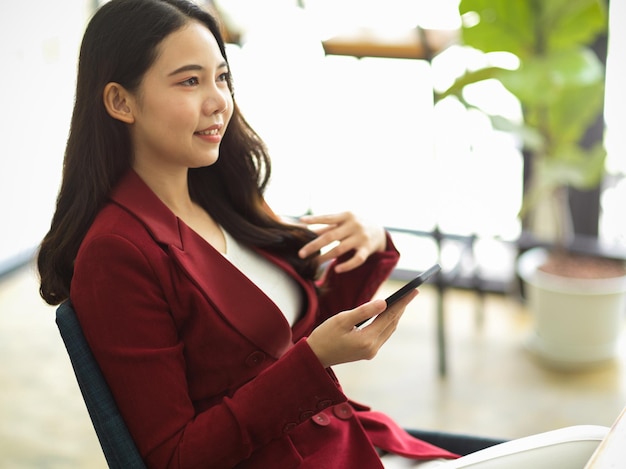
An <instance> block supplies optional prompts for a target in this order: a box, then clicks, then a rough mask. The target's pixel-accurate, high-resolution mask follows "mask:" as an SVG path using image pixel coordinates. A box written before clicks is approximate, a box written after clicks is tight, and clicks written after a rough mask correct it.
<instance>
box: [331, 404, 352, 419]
mask: <svg viewBox="0 0 626 469" xmlns="http://www.w3.org/2000/svg"><path fill="white" fill-rule="evenodd" d="M333 413H334V414H335V415H336V416H337V417H339V418H340V419H341V420H348V419H349V418H350V417H352V416H353V415H354V411H353V410H352V407H351V406H350V404H348V403H347V402H344V403H343V404H338V405H336V406H335V407H333Z"/></svg>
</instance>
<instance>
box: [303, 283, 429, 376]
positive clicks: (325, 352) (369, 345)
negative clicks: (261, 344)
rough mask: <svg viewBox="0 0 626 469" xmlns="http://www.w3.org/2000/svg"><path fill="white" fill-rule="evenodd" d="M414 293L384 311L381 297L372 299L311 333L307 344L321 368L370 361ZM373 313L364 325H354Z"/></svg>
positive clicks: (396, 323) (393, 328)
mask: <svg viewBox="0 0 626 469" xmlns="http://www.w3.org/2000/svg"><path fill="white" fill-rule="evenodd" d="M417 294H418V292H417V290H415V291H413V292H411V293H409V294H408V295H406V296H405V297H404V298H402V299H401V300H399V301H398V302H397V303H395V304H394V305H393V306H391V307H390V308H389V309H387V310H385V308H386V307H387V305H386V303H385V301H384V300H373V301H370V302H368V303H364V304H362V305H361V306H359V307H357V308H355V309H352V310H349V311H343V312H341V313H338V314H336V315H334V316H332V317H330V318H329V319H327V320H326V321H324V322H323V323H322V324H320V325H319V326H318V327H317V328H315V330H313V332H311V335H310V336H309V337H308V339H307V342H308V344H309V347H311V350H313V352H314V353H315V355H317V357H318V358H319V360H320V362H322V365H324V367H329V366H332V365H338V364H340V363H349V362H354V361H358V360H371V359H372V358H374V357H375V356H376V354H377V353H378V351H379V350H380V348H381V347H382V346H383V344H384V343H385V342H387V340H388V339H389V337H391V334H393V332H394V331H395V330H396V327H397V325H398V321H399V320H400V317H401V316H402V314H403V313H404V310H405V308H406V306H407V305H408V304H409V302H410V301H411V300H412V299H413V298H415V297H416V296H417ZM376 315H378V316H376ZM374 316H376V318H375V319H374V320H373V321H372V322H371V323H370V324H369V325H368V326H366V327H363V328H358V327H356V326H355V324H359V323H360V322H362V321H365V320H367V319H369V318H371V317H374Z"/></svg>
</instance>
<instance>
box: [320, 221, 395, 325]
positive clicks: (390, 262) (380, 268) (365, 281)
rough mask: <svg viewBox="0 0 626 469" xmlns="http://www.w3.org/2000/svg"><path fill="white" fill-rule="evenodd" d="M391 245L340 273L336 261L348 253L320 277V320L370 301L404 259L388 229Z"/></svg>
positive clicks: (347, 255)
mask: <svg viewBox="0 0 626 469" xmlns="http://www.w3.org/2000/svg"><path fill="white" fill-rule="evenodd" d="M386 236H387V247H386V250H385V251H383V252H377V253H374V254H372V255H371V256H370V257H368V258H367V260H366V261H365V262H364V263H363V264H362V265H361V266H359V267H358V268H356V269H354V270H351V271H349V272H344V273H340V274H338V273H336V272H335V271H334V269H333V267H334V265H335V264H337V263H340V262H342V261H343V260H345V258H348V257H349V256H350V254H351V253H347V254H344V255H343V256H342V257H340V258H339V259H336V260H335V261H334V262H332V263H331V264H330V265H329V267H328V268H327V269H326V271H325V275H324V276H323V277H322V278H321V279H320V281H319V292H320V294H319V297H320V322H322V321H324V320H325V319H327V318H329V317H330V316H332V315H334V314H337V313H338V312H340V311H346V310H349V309H353V308H355V307H357V306H358V305H360V304H363V303H365V302H367V301H370V300H371V299H372V297H373V296H374V294H375V293H376V292H377V291H378V289H379V288H380V286H381V285H382V283H383V282H384V281H385V280H387V279H388V278H389V275H391V272H393V269H394V268H395V266H396V265H397V263H398V260H399V259H400V253H399V252H398V250H397V249H396V247H395V246H394V244H393V240H392V239H391V235H390V234H389V233H386Z"/></svg>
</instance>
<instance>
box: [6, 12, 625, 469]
mask: <svg viewBox="0 0 626 469" xmlns="http://www.w3.org/2000/svg"><path fill="white" fill-rule="evenodd" d="M97 6H98V2H97V1H93V0H92V1H87V0H84V1H83V0H46V1H43V0H30V1H24V2H13V3H11V4H10V5H4V6H2V7H0V12H1V13H0V38H1V40H0V58H1V59H2V63H3V73H1V74H0V85H1V86H0V93H1V94H2V103H3V109H4V112H3V113H2V116H1V117H0V119H1V125H0V135H1V137H2V138H1V142H2V143H3V150H2V158H0V217H1V218H0V219H1V220H2V230H1V232H0V233H1V234H0V236H1V237H2V238H1V241H2V242H0V468H2V469H4V468H24V467H37V468H66V467H67V468H73V467H90V468H92V467H105V466H104V459H103V458H102V455H101V453H100V450H99V446H98V443H97V440H96V438H95V434H94V433H93V430H92V428H91V426H90V422H89V418H88V416H87V414H86V410H85V408H84V404H83V403H82V400H81V398H80V394H79V392H78V388H77V386H76V383H75V380H74V378H73V374H72V370H71V367H70V365H69V360H68V359H67V355H66V354H65V350H64V348H63V345H62V343H61V340H60V338H59V336H58V332H57V330H56V326H55V325H54V314H53V313H54V308H52V307H49V306H47V305H45V304H44V303H43V302H42V301H41V300H40V299H39V297H38V293H37V279H36V275H35V271H34V269H33V265H32V261H31V260H32V255H33V253H34V250H35V249H36V246H37V244H38V242H39V241H40V239H41V238H42V236H43V235H44V234H45V232H46V231H47V228H48V226H49V223H50V218H51V216H52V213H53V210H54V204H55V197H56V193H57V190H58V186H59V182H60V176H61V170H62V158H63V151H64V145H65V140H66V138H67V131H68V127H69V120H70V117H71V110H72V102H73V94H74V84H75V72H76V61H77V54H78V47H79V43H80V39H81V35H82V32H83V30H84V27H85V25H86V22H87V21H88V18H89V17H90V15H91V14H92V12H93V11H94V8H96V7H97ZM212 6H213V7H217V8H218V10H219V11H220V13H221V15H222V19H223V21H224V23H225V25H226V26H228V27H229V28H230V32H231V33H232V34H233V37H232V42H231V43H229V45H228V54H229V61H230V64H231V68H232V72H233V75H234V80H235V92H236V99H237V100H238V102H239V105H240V107H241V108H242V110H243V112H244V114H245V115H246V116H247V118H248V120H249V121H250V122H251V124H252V125H253V127H255V128H256V129H257V131H258V132H259V133H260V134H261V136H262V137H263V138H264V139H265V140H266V142H267V144H268V146H269V149H270V152H271V154H272V156H273V168H274V172H273V179H272V182H271V184H270V187H269V190H268V194H267V197H268V200H269V202H270V204H271V205H272V206H273V207H274V209H275V210H276V211H277V212H279V213H284V214H288V215H299V214H303V213H305V212H314V213H325V212H335V211H339V210H344V209H345V210H348V209H349V210H352V211H354V212H357V213H360V214H362V215H363V216H365V217H367V218H370V219H372V220H376V221H378V222H379V223H381V224H384V225H386V226H388V227H394V228H397V229H399V230H400V231H402V230H409V231H413V232H420V233H421V232H423V233H430V234H432V233H433V232H437V233H439V232H443V233H448V234H452V235H455V236H456V235H458V236H473V237H477V238H478V239H479V240H480V243H479V246H478V249H476V250H475V252H474V254H475V256H474V257H473V259H472V266H471V268H473V269H475V268H476V265H479V266H480V271H481V273H482V278H483V279H487V280H493V281H494V283H495V284H497V285H498V287H497V288H493V289H489V288H487V289H486V290H485V291H481V292H479V293H480V294H476V291H475V290H473V289H471V288H469V289H468V288H465V287H466V285H463V287H464V288H456V287H457V286H458V285H450V295H449V296H447V297H446V300H445V301H446V312H447V318H448V339H449V340H448V362H449V364H450V365H449V369H448V370H447V373H446V374H445V376H442V374H441V372H440V370H438V361H437V360H438V358H437V347H438V343H437V341H436V334H435V330H436V324H435V315H434V314H433V313H431V311H433V310H435V309H436V308H437V304H438V303H437V302H438V301H441V296H439V293H440V292H439V291H437V290H436V289H435V288H434V286H432V285H429V286H426V287H424V289H423V292H422V297H423V298H422V299H421V300H420V303H419V305H416V304H413V305H412V308H413V310H411V311H410V312H409V313H414V314H407V315H406V321H405V325H404V326H403V327H402V328H401V330H399V331H398V333H397V334H396V336H394V338H393V339H392V341H391V342H390V343H389V345H388V347H386V348H385V349H384V350H383V351H382V352H381V354H380V356H379V357H377V358H376V360H374V361H372V362H367V363H359V364H355V365H344V366H342V367H339V369H338V370H337V371H338V374H339V375H340V377H342V378H343V381H344V385H345V387H346V389H347V391H349V394H350V395H352V396H354V397H355V399H357V400H359V399H360V400H363V401H365V402H367V403H369V404H372V405H374V406H375V407H377V408H379V409H381V410H384V411H387V412H388V413H390V414H392V415H393V416H394V417H395V418H396V419H398V420H399V421H400V422H401V423H402V424H403V425H405V426H410V427H422V428H437V429H442V430H450V431H462V432H469V433H481V434H488V435H493V436H501V437H517V436H522V435H525V434H528V433H533V432H538V431H544V430H549V429H552V428H555V427H558V426H564V425H569V424H577V423H597V424H603V425H610V424H611V423H612V421H613V419H614V418H615V417H617V414H618V413H619V411H620V410H621V409H622V407H623V405H624V400H625V399H624V398H625V387H624V376H623V369H622V368H623V360H624V358H623V357H624V354H623V353H622V351H621V349H620V355H619V357H618V359H617V360H616V362H615V363H611V364H609V365H608V366H606V367H603V368H600V369H596V370H592V371H588V372H583V373H563V372H559V371H554V370H549V369H545V368H542V367H540V366H538V365H537V364H536V363H535V362H534V361H533V359H532V358H531V357H529V356H528V355H527V354H526V353H525V351H524V348H523V346H522V342H523V339H524V336H525V334H526V333H527V329H528V317H527V316H528V314H527V312H526V311H525V308H524V305H523V303H522V302H521V301H520V298H519V292H518V291H517V289H516V287H515V278H514V277H515V273H514V266H513V265H514V260H515V250H514V249H511V245H512V244H514V243H515V241H516V240H517V239H518V238H519V236H520V234H521V233H522V227H521V225H520V222H519V220H518V216H517V214H518V211H519V208H520V204H521V200H522V191H523V171H524V160H523V156H522V152H521V150H520V148H519V147H518V145H517V144H516V142H515V140H514V139H512V138H511V137H510V136H509V135H507V134H505V133H503V132H498V131H495V130H493V128H491V126H490V125H489V123H488V122H487V121H486V120H485V119H484V118H481V117H480V116H477V115H476V113H471V112H468V111H467V110H466V109H464V108H460V107H458V106H450V105H437V106H435V105H434V102H433V89H434V88H436V87H437V86H438V85H439V84H442V83H443V84H445V83H446V82H449V81H450V80H451V79H452V78H451V77H453V76H454V75H455V74H457V73H458V70H459V67H461V66H467V64H468V63H471V60H473V57H474V56H473V55H472V54H471V53H468V51H467V50H465V49H464V48H463V47H461V46H460V45H458V44H455V43H451V44H450V45H449V46H448V45H446V46H445V47H442V48H441V51H438V53H437V54H436V55H435V56H434V57H433V58H427V59H428V60H427V59H425V58H424V57H420V58H418V59H416V60H407V59H398V58H382V57H364V58H356V57H353V56H349V55H332V54H327V53H326V51H325V48H324V41H326V40H327V39H329V38H332V37H334V36H336V35H338V34H341V33H342V32H343V31H349V30H352V29H353V28H357V27H372V28H376V29H377V30H378V31H382V32H383V34H386V33H388V34H390V35H393V34H394V33H396V32H398V31H404V30H411V29H412V28H413V29H414V28H416V26H420V27H421V28H424V29H435V30H444V31H454V30H455V29H457V28H459V24H460V18H459V15H458V1H456V0H387V1H385V2H374V1H370V0H367V1H365V0H361V1H357V0H334V1H333V0H312V1H306V2H302V1H301V2H296V1H287V0H272V1H266V2H260V1H258V0H222V1H220V2H213V5H212ZM625 10H626V5H624V2H622V1H615V0H614V1H612V2H611V3H610V16H609V19H610V28H609V35H608V54H607V75H606V98H605V109H604V123H605V129H604V135H603V138H604V141H605V145H606V148H607V152H608V156H607V171H608V174H607V176H606V181H605V182H604V183H603V185H602V187H601V189H600V196H599V210H598V215H597V220H596V221H597V238H598V240H600V242H602V243H606V244H608V245H616V246H621V247H625V246H626V217H624V216H623V213H624V207H625V206H626V179H625V178H624V176H625V175H626V156H625V152H626V137H625V134H624V130H623V129H624V124H625V122H626V115H625V112H626V109H625V108H626V96H625V94H624V93H625V91H624V89H623V86H622V85H621V84H622V83H624V82H625V80H626V77H625V76H624V75H625V74H626V70H624V67H623V65H622V64H621V61H623V60H622V58H623V57H624V54H625V53H626V37H625V34H626V32H625V31H624V28H621V27H620V25H619V24H618V21H617V19H621V18H625V17H626V16H624V15H625V14H626V11H625ZM483 92H484V96H483V99H484V100H487V101H489V102H490V103H491V105H492V106H493V108H494V109H497V110H499V111H501V113H503V114H508V115H511V114H513V115H514V114H515V113H519V104H518V103H517V102H515V100H514V99H512V97H511V96H509V95H507V94H506V93H503V92H502V90H501V89H500V88H498V87H495V86H494V87H491V88H490V87H489V86H486V87H485V88H484V91H483ZM441 104H443V103H441ZM583 210H584V209H583ZM398 239H399V245H400V248H401V251H402V253H403V260H402V263H401V266H400V267H401V268H402V269H406V270H409V271H415V270H420V269H422V268H424V267H426V266H427V265H429V264H431V263H432V262H433V261H434V260H436V259H437V258H438V256H440V255H443V261H444V262H443V263H444V267H447V265H448V263H447V258H448V257H450V259H452V260H451V261H450V265H452V264H454V263H455V262H456V261H455V259H456V260H458V252H457V251H458V249H457V248H456V247H455V245H454V244H451V245H449V246H448V247H447V250H444V252H438V251H437V249H436V248H437V246H436V239H434V238H433V237H432V236H424V237H422V238H419V239H416V238H411V240H410V241H407V242H404V238H403V234H402V233H398ZM400 277H401V276H399V277H398V278H394V279H392V280H390V281H389V282H388V283H387V284H386V285H385V286H384V287H383V290H386V291H391V289H393V288H394V286H397V282H398V281H399V278H400ZM383 293H384V292H381V295H382V294H383ZM477 318H478V322H477ZM403 320H404V319H403Z"/></svg>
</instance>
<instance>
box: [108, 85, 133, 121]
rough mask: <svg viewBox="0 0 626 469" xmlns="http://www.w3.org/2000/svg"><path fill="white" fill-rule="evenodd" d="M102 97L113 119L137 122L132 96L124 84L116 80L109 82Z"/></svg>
mask: <svg viewBox="0 0 626 469" xmlns="http://www.w3.org/2000/svg"><path fill="white" fill-rule="evenodd" d="M102 98H103V100H104V107H105V108H106V110H107V112H108V113H109V115H110V116H111V117H112V118H113V119H117V120H119V121H122V122H124V123H126V124H132V123H133V122H135V116H134V115H133V111H132V103H133V99H132V96H131V95H130V93H128V91H126V89H125V88H124V87H123V86H122V85H120V84H119V83H115V82H110V83H107V84H106V86H105V87H104V92H103V93H102Z"/></svg>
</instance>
